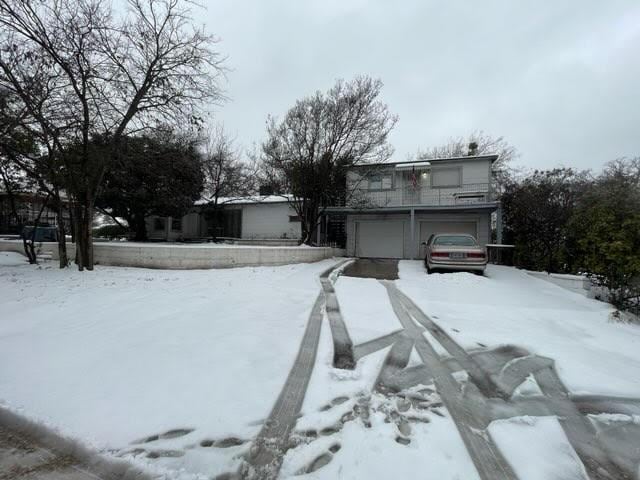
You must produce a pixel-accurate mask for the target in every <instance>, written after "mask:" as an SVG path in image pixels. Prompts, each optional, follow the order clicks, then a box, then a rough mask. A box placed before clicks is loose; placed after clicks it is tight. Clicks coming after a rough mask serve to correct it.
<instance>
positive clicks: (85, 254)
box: [74, 201, 93, 271]
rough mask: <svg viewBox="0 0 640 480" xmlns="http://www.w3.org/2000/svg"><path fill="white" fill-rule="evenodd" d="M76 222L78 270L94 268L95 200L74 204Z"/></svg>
mask: <svg viewBox="0 0 640 480" xmlns="http://www.w3.org/2000/svg"><path fill="white" fill-rule="evenodd" d="M74 224H75V232H76V264H77V265H78V270H80V271H83V270H84V269H85V268H86V269H87V270H93V236H92V234H91V227H92V225H93V202H91V201H87V202H86V203H85V204H83V205H75V206H74Z"/></svg>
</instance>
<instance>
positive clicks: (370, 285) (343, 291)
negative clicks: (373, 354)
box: [335, 276, 402, 344]
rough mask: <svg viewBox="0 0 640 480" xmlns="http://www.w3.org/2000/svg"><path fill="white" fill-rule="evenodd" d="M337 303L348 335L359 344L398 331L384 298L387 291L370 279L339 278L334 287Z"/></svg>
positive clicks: (398, 328) (393, 315)
mask: <svg viewBox="0 0 640 480" xmlns="http://www.w3.org/2000/svg"><path fill="white" fill-rule="evenodd" d="M335 290H336V294H337V295H338V303H339V304H340V311H341V312H342V316H343V318H344V321H345V323H346V325H347V328H348V329H349V335H350V336H351V340H352V341H353V343H354V344H359V343H363V342H366V341H368V340H372V339H374V338H377V337H380V336H382V335H386V334H388V333H391V332H394V331H396V330H400V329H401V328H402V325H401V324H400V322H399V321H398V319H397V317H396V315H395V313H394V312H393V309H392V308H391V303H389V299H388V296H387V290H386V289H385V288H384V287H383V286H382V285H381V284H380V282H378V281H377V280H375V279H373V278H355V277H344V276H341V277H339V278H338V281H337V282H336V285H335Z"/></svg>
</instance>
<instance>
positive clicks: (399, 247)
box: [356, 220, 404, 258]
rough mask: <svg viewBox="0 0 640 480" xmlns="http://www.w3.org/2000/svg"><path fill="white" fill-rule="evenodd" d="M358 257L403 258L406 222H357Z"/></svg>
mask: <svg viewBox="0 0 640 480" xmlns="http://www.w3.org/2000/svg"><path fill="white" fill-rule="evenodd" d="M356 228H357V232H358V233H357V235H356V242H357V243H356V256H358V257H365V258H402V257H403V252H404V222H402V221H397V220H392V221H388V220H384V221H368V222H357V224H356Z"/></svg>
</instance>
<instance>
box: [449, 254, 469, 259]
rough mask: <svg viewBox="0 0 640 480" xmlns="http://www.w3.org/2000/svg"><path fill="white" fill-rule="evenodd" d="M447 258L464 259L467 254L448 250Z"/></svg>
mask: <svg viewBox="0 0 640 480" xmlns="http://www.w3.org/2000/svg"><path fill="white" fill-rule="evenodd" d="M449 258H450V259H451V260H464V259H465V258H467V254H466V253H465V252H449Z"/></svg>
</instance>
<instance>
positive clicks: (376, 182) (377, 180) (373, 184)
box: [369, 174, 393, 190]
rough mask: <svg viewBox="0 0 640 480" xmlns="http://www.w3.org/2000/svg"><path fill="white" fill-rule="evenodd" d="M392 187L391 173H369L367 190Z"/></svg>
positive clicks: (389, 188)
mask: <svg viewBox="0 0 640 480" xmlns="http://www.w3.org/2000/svg"><path fill="white" fill-rule="evenodd" d="M392 188H393V177H392V176H391V174H386V175H371V176H370V177H369V190H391V189H392Z"/></svg>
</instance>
